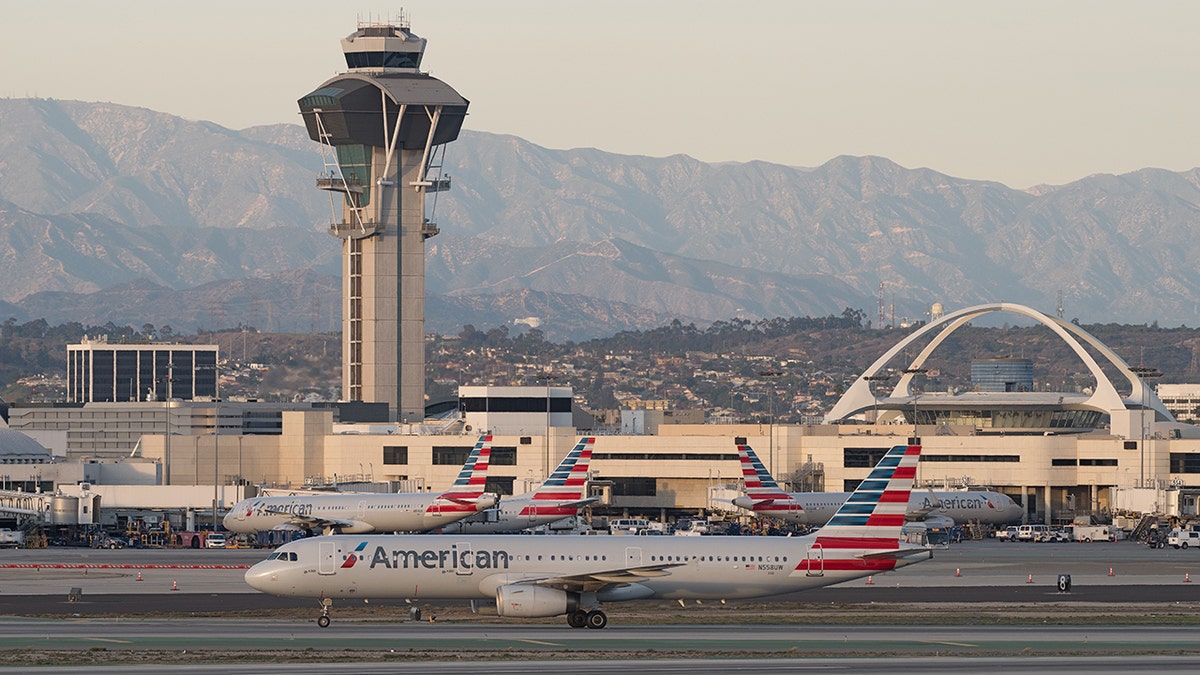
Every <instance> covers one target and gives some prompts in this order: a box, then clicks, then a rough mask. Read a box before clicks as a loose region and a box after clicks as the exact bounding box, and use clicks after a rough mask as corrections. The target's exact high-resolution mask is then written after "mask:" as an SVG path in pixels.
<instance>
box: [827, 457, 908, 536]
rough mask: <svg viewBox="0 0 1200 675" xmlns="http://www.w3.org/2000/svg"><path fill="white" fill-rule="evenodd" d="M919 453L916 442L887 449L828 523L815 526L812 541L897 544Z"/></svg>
mask: <svg viewBox="0 0 1200 675" xmlns="http://www.w3.org/2000/svg"><path fill="white" fill-rule="evenodd" d="M920 455H921V446H919V445H897V446H895V447H893V448H892V449H890V450H888V451H887V453H886V454H884V456H883V458H882V459H880V460H879V463H878V464H876V465H875V468H874V469H873V470H872V471H871V474H870V475H869V476H867V478H866V479H865V480H864V481H863V482H861V483H859V485H858V489H856V490H855V491H854V493H853V494H851V495H850V497H849V499H847V500H846V502H845V503H844V504H842V506H841V508H839V509H838V511H837V513H835V514H834V516H833V517H832V518H830V519H829V523H828V524H826V525H825V527H823V528H821V529H820V530H818V532H817V539H816V544H817V545H819V546H821V547H822V548H825V549H838V548H853V549H896V548H899V546H900V528H901V527H903V526H904V513H905V511H906V510H907V508H908V496H909V492H910V491H911V490H912V485H913V478H914V477H916V475H917V460H918V459H919V458H920Z"/></svg>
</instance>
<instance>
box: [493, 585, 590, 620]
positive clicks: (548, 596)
mask: <svg viewBox="0 0 1200 675" xmlns="http://www.w3.org/2000/svg"><path fill="white" fill-rule="evenodd" d="M577 609H579V594H578V593H568V592H566V591H560V590H558V589H557V588H546V587H544V586H535V585H533V584H508V585H507V586H501V587H500V588H498V589H496V614H498V615H500V616H509V617H520V618H525V619H531V618H541V617H547V616H561V615H563V614H567V613H569V612H574V611H575V610H577Z"/></svg>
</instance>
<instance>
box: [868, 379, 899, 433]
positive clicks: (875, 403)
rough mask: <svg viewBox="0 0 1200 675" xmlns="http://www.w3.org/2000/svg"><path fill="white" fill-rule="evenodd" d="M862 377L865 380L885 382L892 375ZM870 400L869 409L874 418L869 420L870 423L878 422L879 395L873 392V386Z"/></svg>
mask: <svg viewBox="0 0 1200 675" xmlns="http://www.w3.org/2000/svg"><path fill="white" fill-rule="evenodd" d="M863 379H864V380H866V381H867V382H872V383H873V382H887V381H888V380H891V379H892V376H891V375H867V376H866V377H864V378H863ZM871 401H872V403H871V410H872V411H873V417H874V418H875V419H873V420H871V424H879V395H878V394H876V393H875V389H874V388H872V389H871Z"/></svg>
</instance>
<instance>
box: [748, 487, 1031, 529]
mask: <svg viewBox="0 0 1200 675" xmlns="http://www.w3.org/2000/svg"><path fill="white" fill-rule="evenodd" d="M787 494H788V497H789V499H787V500H776V501H774V502H771V503H767V504H753V508H752V510H753V511H754V512H755V513H757V514H761V515H765V516H772V517H775V518H780V519H783V520H787V521H790V522H794V523H799V524H802V525H812V526H819V525H824V524H825V523H826V522H828V521H829V519H830V518H832V517H833V514H834V513H836V512H837V510H838V509H839V508H840V507H841V506H842V504H844V503H845V502H846V499H847V498H848V497H849V496H850V493H849V492H791V493H787ZM938 502H940V503H941V506H938V505H937V503H938ZM733 503H734V504H735V505H737V506H741V507H742V508H751V506H752V500H750V499H748V498H747V497H738V498H737V499H735V500H733ZM1022 512H1023V511H1022V508H1021V505H1020V504H1017V503H1016V502H1015V501H1013V499H1012V498H1011V497H1009V496H1008V495H1006V494H1003V493H1000V492H990V491H985V490H966V491H947V492H934V493H933V495H930V494H929V492H928V491H916V490H914V491H913V492H912V493H911V494H910V495H909V499H908V509H907V515H908V518H909V519H910V520H917V519H920V518H921V517H923V516H926V515H929V516H941V517H944V518H950V519H951V520H953V521H954V522H956V523H966V522H979V523H982V524H984V525H1009V524H1012V523H1017V522H1020V521H1021V515H1022Z"/></svg>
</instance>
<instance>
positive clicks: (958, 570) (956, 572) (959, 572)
mask: <svg viewBox="0 0 1200 675" xmlns="http://www.w3.org/2000/svg"><path fill="white" fill-rule="evenodd" d="M954 576H956V577H961V576H962V570H961V569H959V568H957V567H955V568H954Z"/></svg>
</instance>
